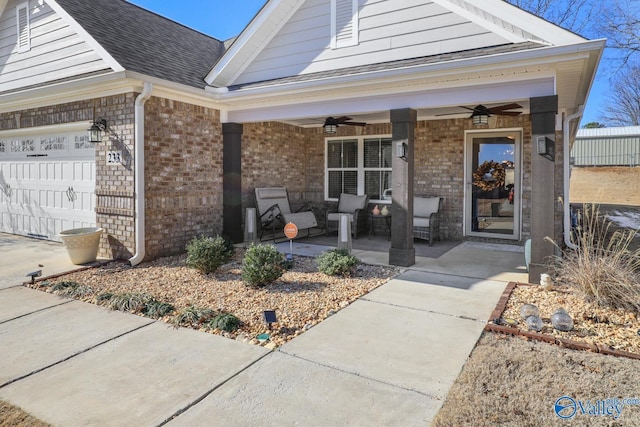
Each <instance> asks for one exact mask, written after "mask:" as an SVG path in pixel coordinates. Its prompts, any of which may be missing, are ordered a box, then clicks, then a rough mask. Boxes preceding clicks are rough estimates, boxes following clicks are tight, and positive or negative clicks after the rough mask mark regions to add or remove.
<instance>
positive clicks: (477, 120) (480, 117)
mask: <svg viewBox="0 0 640 427" xmlns="http://www.w3.org/2000/svg"><path fill="white" fill-rule="evenodd" d="M471 121H472V122H473V125H474V126H480V125H487V124H489V114H488V113H486V112H485V111H482V110H477V109H476V110H473V114H471Z"/></svg>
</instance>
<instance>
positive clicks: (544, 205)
mask: <svg viewBox="0 0 640 427" xmlns="http://www.w3.org/2000/svg"><path fill="white" fill-rule="evenodd" d="M530 102H531V104H530V105H531V142H532V144H531V146H532V147H533V148H532V150H533V152H532V153H531V262H530V263H529V282H530V283H538V282H539V281H540V274H542V273H547V272H548V271H547V268H546V267H545V266H544V264H545V262H546V261H547V260H548V258H549V257H551V256H552V255H553V254H554V246H553V245H552V244H551V243H550V242H547V241H545V240H544V238H545V237H551V238H553V237H554V230H555V227H554V220H555V210H554V204H555V201H556V194H555V188H556V187H555V162H554V161H553V160H550V159H548V158H545V157H543V156H541V155H539V154H538V149H537V140H538V138H539V137H547V138H549V139H551V140H553V141H555V130H556V113H557V111H558V97H557V96H556V95H553V96H541V97H537V98H531V99H530ZM566 202H568V201H566Z"/></svg>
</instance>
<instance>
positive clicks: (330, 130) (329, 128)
mask: <svg viewBox="0 0 640 427" xmlns="http://www.w3.org/2000/svg"><path fill="white" fill-rule="evenodd" d="M337 131H338V125H335V124H333V123H325V124H324V133H327V134H331V135H333V134H334V133H336V132H337Z"/></svg>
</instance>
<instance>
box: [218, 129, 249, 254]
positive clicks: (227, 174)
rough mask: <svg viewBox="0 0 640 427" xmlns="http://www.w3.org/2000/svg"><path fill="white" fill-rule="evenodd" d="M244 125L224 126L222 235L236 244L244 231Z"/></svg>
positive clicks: (242, 236)
mask: <svg viewBox="0 0 640 427" xmlns="http://www.w3.org/2000/svg"><path fill="white" fill-rule="evenodd" d="M242 130H243V127H242V124H239V123H223V124H222V146H223V148H222V154H223V160H222V174H223V175H222V207H223V208H222V234H223V235H224V236H225V237H227V238H229V239H231V240H232V241H233V242H234V243H240V242H242V240H243V239H244V235H243V230H242Z"/></svg>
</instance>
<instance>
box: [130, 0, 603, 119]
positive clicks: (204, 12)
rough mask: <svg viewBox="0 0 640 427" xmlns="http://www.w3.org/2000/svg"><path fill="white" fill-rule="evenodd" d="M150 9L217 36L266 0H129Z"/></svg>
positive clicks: (227, 33)
mask: <svg viewBox="0 0 640 427" xmlns="http://www.w3.org/2000/svg"><path fill="white" fill-rule="evenodd" d="M128 1H129V3H133V4H136V5H138V6H140V7H143V8H145V9H147V10H151V11H153V12H155V13H157V14H159V15H162V16H165V17H167V18H169V19H171V20H173V21H176V22H179V23H180V24H183V25H186V26H187V27H190V28H193V29H195V30H198V31H200V32H202V33H205V34H208V35H210V36H212V37H215V38H217V39H218V40H226V39H229V38H231V37H235V36H237V35H238V34H240V32H241V31H242V30H243V29H244V27H246V26H247V25H248V24H249V22H251V19H252V18H253V17H254V16H255V15H256V14H257V13H258V11H259V10H260V9H261V8H262V6H263V5H264V4H265V3H266V0H180V1H174V0H128ZM604 62H605V60H604V59H603V60H602V62H601V65H600V71H599V72H598V75H597V76H596V80H595V82H594V85H593V87H592V88H591V93H590V94H589V100H588V102H587V105H586V106H585V112H584V114H583V116H582V120H581V122H580V126H583V125H585V124H586V123H589V122H595V121H599V117H600V113H599V112H600V111H601V109H602V108H603V107H604V104H603V101H604V99H605V92H606V89H607V86H608V82H607V78H606V77H605V76H604V72H603V65H605V64H604Z"/></svg>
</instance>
